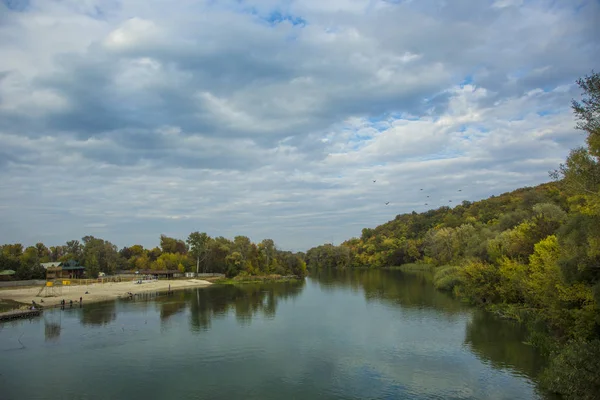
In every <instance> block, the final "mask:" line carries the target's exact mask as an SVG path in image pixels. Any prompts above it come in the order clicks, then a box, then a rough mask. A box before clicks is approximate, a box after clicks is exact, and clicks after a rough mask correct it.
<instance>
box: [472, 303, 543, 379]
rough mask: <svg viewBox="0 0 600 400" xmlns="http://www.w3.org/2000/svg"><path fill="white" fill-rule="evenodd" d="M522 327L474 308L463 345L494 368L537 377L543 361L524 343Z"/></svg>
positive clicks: (523, 329)
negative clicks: (507, 369)
mask: <svg viewBox="0 0 600 400" xmlns="http://www.w3.org/2000/svg"><path fill="white" fill-rule="evenodd" d="M526 337H527V331H526V329H525V327H524V326H522V325H520V324H518V323H516V322H512V321H506V320H501V319H499V318H498V317H496V316H494V315H492V314H490V313H487V312H484V311H482V310H474V312H473V317H472V319H471V321H469V322H468V323H467V328H466V334H465V344H466V345H467V346H468V347H469V348H470V349H471V351H472V352H473V353H474V354H476V355H477V356H478V357H479V358H481V359H483V360H485V361H489V362H490V363H491V364H492V365H493V366H494V367H495V368H509V369H511V370H513V371H515V372H517V373H519V374H523V373H524V374H525V375H527V376H537V374H538V373H539V372H540V370H541V368H542V367H543V365H544V362H545V360H544V359H543V358H542V357H541V355H540V354H539V352H538V351H536V349H535V348H534V347H532V346H529V345H527V344H525V343H524V341H523V340H524V338H526Z"/></svg>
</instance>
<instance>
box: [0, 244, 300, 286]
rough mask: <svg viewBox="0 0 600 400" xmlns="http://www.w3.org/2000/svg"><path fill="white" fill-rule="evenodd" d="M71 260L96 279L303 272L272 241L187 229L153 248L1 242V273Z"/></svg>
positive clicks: (22, 275) (28, 273) (23, 275)
mask: <svg viewBox="0 0 600 400" xmlns="http://www.w3.org/2000/svg"><path fill="white" fill-rule="evenodd" d="M71 260H73V261H74V262H76V263H77V264H78V265H83V266H84V267H85V269H86V276H88V277H97V276H98V273H100V272H104V273H106V274H108V275H110V274H113V273H115V272H116V271H118V270H131V271H134V270H148V269H150V270H179V271H180V272H186V271H189V272H196V271H198V272H213V273H223V274H226V275H227V276H229V277H234V276H238V275H270V274H277V275H296V276H300V277H303V276H305V275H306V264H305V263H304V260H303V259H302V257H301V255H297V254H294V253H292V252H289V251H282V250H279V249H277V247H276V246H275V243H274V242H273V240H271V239H265V240H263V241H261V242H260V243H258V244H256V243H253V242H252V241H251V240H250V239H249V238H248V237H246V236H236V237H235V238H234V239H233V240H229V239H227V238H224V237H222V236H219V237H215V238H213V237H210V236H209V235H207V234H206V233H200V232H192V233H190V235H189V236H188V238H187V240H185V241H184V240H180V239H176V238H172V237H168V236H166V235H161V237H160V247H155V248H152V249H147V248H144V247H143V246H142V245H139V244H136V245H133V246H130V247H123V248H122V249H120V250H119V249H118V248H117V246H115V245H114V244H112V243H111V242H109V241H106V240H103V239H100V238H95V237H93V236H85V237H84V238H83V239H82V241H81V242H80V241H79V240H71V241H68V242H67V243H66V244H65V245H61V246H51V247H46V246H45V245H44V244H43V243H37V244H36V245H35V246H29V247H27V248H24V246H23V245H22V244H20V243H13V244H5V245H2V246H0V271H2V270H12V271H15V275H14V276H15V278H16V279H35V278H40V279H44V278H45V271H44V269H43V268H42V267H41V263H44V262H50V261H64V262H67V261H71Z"/></svg>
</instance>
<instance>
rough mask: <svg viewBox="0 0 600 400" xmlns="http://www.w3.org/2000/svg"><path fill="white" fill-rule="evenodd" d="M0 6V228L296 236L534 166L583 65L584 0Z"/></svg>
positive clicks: (484, 190)
mask: <svg viewBox="0 0 600 400" xmlns="http://www.w3.org/2000/svg"><path fill="white" fill-rule="evenodd" d="M0 7H3V8H0V12H2V16H1V17H0V21H1V22H2V23H0V37H2V38H3V39H0V59H2V60H3V65H2V67H0V68H1V69H0V168H1V169H2V171H1V173H0V226H1V227H0V242H10V241H24V242H27V243H31V242H34V241H37V240H44V241H47V242H48V243H49V244H56V243H58V242H62V241H65V240H68V239H72V238H78V237H81V236H83V235H85V234H88V233H92V234H94V233H96V234H99V235H100V234H101V235H102V236H103V237H104V238H106V239H108V240H112V241H114V242H116V243H118V244H119V245H126V244H132V243H134V242H141V243H143V244H145V245H147V246H153V245H155V244H156V243H157V241H158V237H159V235H160V233H170V234H177V235H178V236H180V237H185V236H186V235H187V234H188V233H189V232H191V231H194V230H205V231H207V232H208V233H209V234H211V235H224V236H234V235H236V234H246V235H249V236H250V237H251V238H252V239H254V240H260V239H262V238H264V237H271V238H273V239H274V240H275V241H276V242H277V243H278V244H279V245H280V246H282V247H284V248H293V249H305V248H306V247H308V246H311V245H316V244H319V243H321V242H324V241H328V240H331V238H332V236H333V239H334V241H335V242H340V241H342V240H344V239H347V238H349V237H350V236H353V235H358V234H360V229H361V228H362V227H366V226H375V225H377V224H380V223H383V222H385V221H387V220H389V219H392V218H393V217H394V216H395V214H397V213H402V212H410V211H412V210H416V211H423V210H426V209H427V208H431V207H437V206H441V205H448V204H450V203H449V202H450V200H452V202H453V203H456V202H460V201H461V200H462V199H468V200H475V199H479V198H482V197H486V196H489V195H491V194H498V193H499V192H504V191H507V190H510V189H514V188H516V187H519V186H522V185H533V184H536V183H540V182H543V181H546V180H547V179H548V175H547V171H548V170H550V169H553V168H555V167H556V165H557V163H559V162H560V161H561V160H562V159H564V157H565V156H566V154H567V153H568V150H569V149H570V148H571V147H573V146H576V145H578V144H579V143H581V142H582V135H580V134H578V133H577V132H576V131H574V129H573V125H574V121H573V118H572V116H571V111H570V108H569V107H570V99H571V98H573V97H576V96H577V95H578V90H577V88H576V87H575V86H574V81H575V79H576V78H577V77H579V76H581V75H583V74H586V73H589V72H590V70H591V69H592V68H594V67H596V68H597V64H598V61H600V58H599V56H598V54H600V51H598V50H600V49H599V45H598V44H597V37H598V34H600V32H599V31H598V27H597V24H596V23H595V21H597V20H598V17H600V10H599V6H598V4H597V2H594V1H578V2H577V4H573V3H571V2H550V1H546V0H534V1H528V2H519V1H496V2H494V3H492V4H490V3H486V2H479V1H476V0H472V1H463V2H443V1H437V0H427V1H422V2H421V1H420V2H401V3H399V4H393V3H390V2H387V3H386V2H377V1H373V2H368V3H365V2H362V1H354V0H336V1H330V2H323V1H318V2H315V1H302V2H300V1H292V2H281V1H276V0H264V1H253V2H250V3H248V2H244V3H239V2H236V1H227V2H218V3H215V2H197V1H192V0H189V1H188V0H186V1H179V2H177V3H169V4H168V5H167V4H166V3H164V2H161V1H159V0H147V1H139V0H124V1H121V2H106V1H93V0H87V1H85V2H80V1H74V0H73V1H62V2H48V1H42V0H38V1H34V0H32V1H31V2H30V6H29V7H26V8H25V9H23V10H8V9H7V8H6V6H5V5H2V6H0ZM275 12H277V13H278V14H275ZM299 21H302V22H301V23H298V22H299ZM373 180H376V181H377V182H373ZM457 187H460V188H462V192H460V193H459V192H458V191H457V189H456V188H457ZM420 188H423V191H420V190H418V189H420ZM425 192H426V193H427V195H429V196H430V197H429V198H426V197H425V198H424V197H423V196H425ZM386 201H389V202H390V205H389V206H385V204H384V203H385V202H386ZM425 202H427V203H428V205H427V206H425V204H424V203H425ZM31 226H35V227H36V229H30V228H29V227H31ZM45 226H47V227H48V228H47V229H46V228H44V227H45Z"/></svg>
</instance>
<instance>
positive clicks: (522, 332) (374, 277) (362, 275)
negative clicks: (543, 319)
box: [311, 269, 546, 377]
mask: <svg viewBox="0 0 600 400" xmlns="http://www.w3.org/2000/svg"><path fill="white" fill-rule="evenodd" d="M311 279H314V280H315V281H316V282H318V284H319V285H320V286H321V288H322V289H323V290H325V291H333V290H339V289H343V288H347V289H350V290H352V291H359V290H362V291H363V292H364V296H365V298H366V299H367V301H375V302H382V303H385V304H390V305H396V306H398V307H401V308H403V309H408V310H411V309H431V310H438V311H443V314H444V316H447V317H448V318H449V319H450V320H452V319H453V318H452V316H453V315H467V316H470V318H467V319H466V321H467V322H466V326H465V339H464V343H465V346H467V348H469V350H470V351H471V352H472V353H473V354H475V355H476V356H477V357H478V358H479V359H481V360H482V361H485V362H489V363H490V364H491V365H492V366H493V367H494V368H497V369H507V370H510V371H512V372H514V373H516V374H517V375H522V376H527V377H535V376H537V374H538V373H539V372H540V370H541V368H542V367H543V365H544V364H545V362H546V360H545V359H544V357H542V356H541V355H540V353H539V352H538V351H537V350H536V349H535V348H534V347H532V346H529V345H527V344H525V343H524V341H525V340H526V338H527V332H526V328H525V327H524V326H522V325H520V324H518V323H516V322H512V321H507V320H503V319H500V318H498V317H496V316H495V315H493V314H490V313H488V312H485V311H483V310H480V309H476V308H473V307H470V306H467V305H465V304H464V303H462V302H460V301H458V300H457V299H455V298H453V297H451V296H450V295H448V294H446V293H443V292H440V291H438V290H436V289H435V288H434V287H433V284H432V276H431V273H429V272H421V271H418V272H403V271H399V270H366V269H362V270H361V269H357V270H320V271H315V272H313V273H311Z"/></svg>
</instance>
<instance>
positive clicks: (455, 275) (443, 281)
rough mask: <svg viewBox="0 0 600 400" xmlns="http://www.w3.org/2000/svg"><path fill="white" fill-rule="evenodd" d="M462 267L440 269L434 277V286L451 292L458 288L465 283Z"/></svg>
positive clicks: (449, 266)
mask: <svg viewBox="0 0 600 400" xmlns="http://www.w3.org/2000/svg"><path fill="white" fill-rule="evenodd" d="M461 269H462V268H461V267H457V266H451V265H445V266H443V267H440V268H438V269H437V270H436V271H435V273H434V275H433V286H435V288H436V289H438V290H443V291H448V292H451V291H453V290H454V288H455V287H456V286H460V285H462V284H463V283H464V281H463V278H462V276H461V273H460V271H461Z"/></svg>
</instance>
